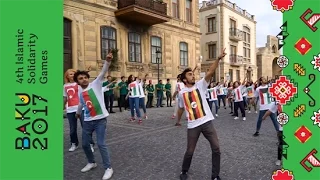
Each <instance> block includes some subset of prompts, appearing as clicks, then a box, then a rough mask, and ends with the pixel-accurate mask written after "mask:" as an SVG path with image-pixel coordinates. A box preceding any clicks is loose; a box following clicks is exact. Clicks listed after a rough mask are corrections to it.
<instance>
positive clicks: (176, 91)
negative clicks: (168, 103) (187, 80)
mask: <svg viewBox="0 0 320 180" xmlns="http://www.w3.org/2000/svg"><path fill="white" fill-rule="evenodd" d="M180 78H181V74H179V75H178V76H177V84H176V89H175V92H174V93H173V96H172V98H173V100H175V103H176V104H175V106H174V111H173V115H172V119H175V118H176V116H177V112H178V109H179V106H178V104H179V103H178V102H179V96H178V94H179V92H180V91H181V89H183V88H184V84H183V82H181V79H180ZM176 126H181V124H180V122H177V123H176Z"/></svg>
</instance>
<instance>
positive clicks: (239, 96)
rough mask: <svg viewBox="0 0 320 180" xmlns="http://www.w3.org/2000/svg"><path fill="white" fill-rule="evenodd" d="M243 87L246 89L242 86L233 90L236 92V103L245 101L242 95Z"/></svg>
mask: <svg viewBox="0 0 320 180" xmlns="http://www.w3.org/2000/svg"><path fill="white" fill-rule="evenodd" d="M243 87H244V86H243V85H240V86H238V87H237V88H235V89H234V90H233V91H234V102H240V101H243V95H242V89H243Z"/></svg>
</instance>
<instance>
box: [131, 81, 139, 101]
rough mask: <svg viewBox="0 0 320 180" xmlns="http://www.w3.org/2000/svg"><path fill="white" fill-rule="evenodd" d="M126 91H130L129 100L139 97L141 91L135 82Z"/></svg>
mask: <svg viewBox="0 0 320 180" xmlns="http://www.w3.org/2000/svg"><path fill="white" fill-rule="evenodd" d="M128 89H129V91H130V95H129V97H130V98H135V97H140V96H141V89H140V86H139V83H138V82H137V81H133V82H132V83H130V84H129V86H128Z"/></svg>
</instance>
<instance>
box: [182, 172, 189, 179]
mask: <svg viewBox="0 0 320 180" xmlns="http://www.w3.org/2000/svg"><path fill="white" fill-rule="evenodd" d="M187 179H188V174H187V173H181V174H180V180H187Z"/></svg>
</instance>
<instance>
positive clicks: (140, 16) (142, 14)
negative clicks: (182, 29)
mask: <svg viewBox="0 0 320 180" xmlns="http://www.w3.org/2000/svg"><path fill="white" fill-rule="evenodd" d="M115 16H116V17H117V18H118V19H121V20H123V21H127V22H130V23H138V24H144V25H148V26H152V25H155V24H160V23H164V22H168V21H169V20H170V17H169V16H168V15H167V4H166V3H163V2H160V1H157V0H118V10H117V11H115Z"/></svg>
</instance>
